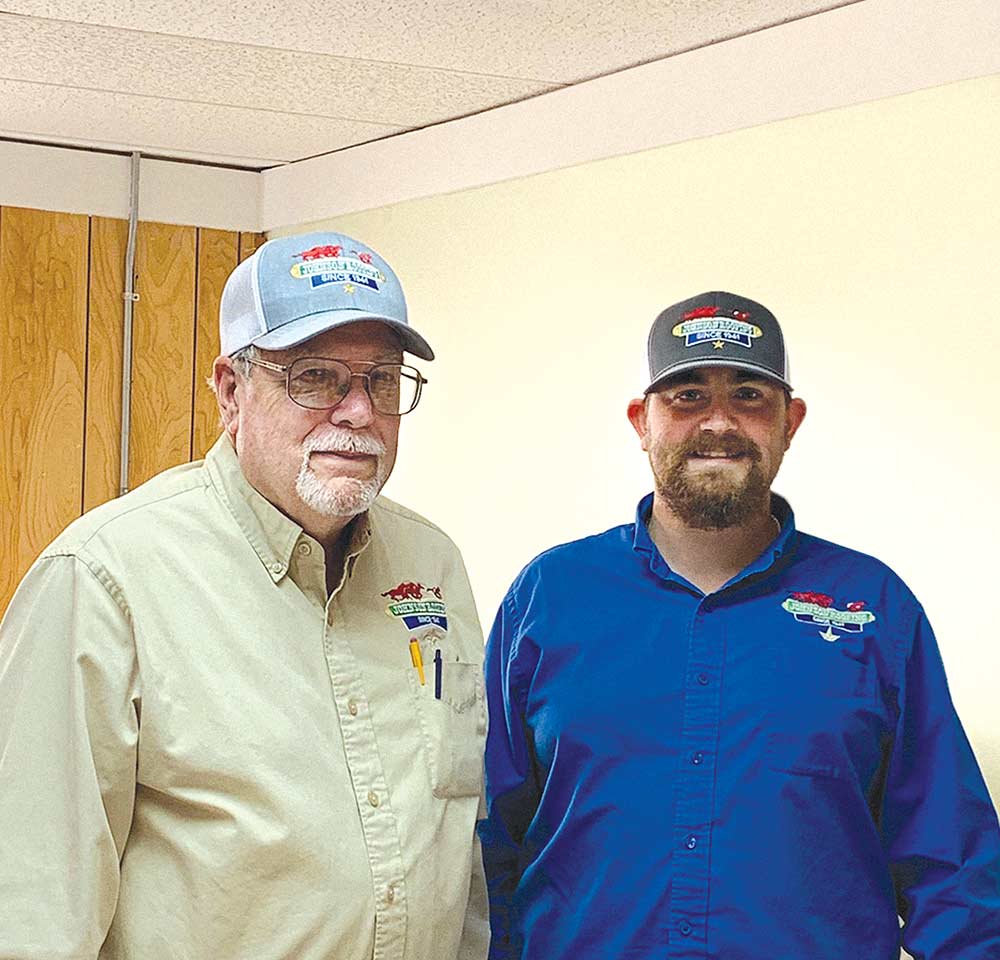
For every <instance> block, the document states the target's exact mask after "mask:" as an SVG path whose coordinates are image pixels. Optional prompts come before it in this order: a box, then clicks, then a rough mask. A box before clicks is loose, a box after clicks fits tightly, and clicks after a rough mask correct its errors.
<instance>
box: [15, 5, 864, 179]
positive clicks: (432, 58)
mask: <svg viewBox="0 0 1000 960" xmlns="http://www.w3.org/2000/svg"><path fill="white" fill-rule="evenodd" d="M847 2H851V0H744V2H742V3H740V4H733V3H732V2H731V0H672V2H663V0H630V2H617V3H614V2H612V3H605V4H592V3H579V2H570V0H552V2H548V3H537V2H535V0H508V2H502V0H488V2H480V3H469V2H468V0H436V2H432V3H428V2H427V0H388V2H384V3H373V2H372V0H354V2H353V3H352V4H351V6H350V7H348V8H345V7H336V8H333V9H331V7H330V5H329V3H328V2H327V0H323V2H320V0H301V2H300V3H299V4H297V5H296V6H294V7H289V6H288V5H286V4H278V3H276V2H274V0H248V2H246V3H244V4H241V5H239V6H233V5H232V4H229V3H222V2H221V0H178V2H175V3H171V4H165V3H163V2H162V0H132V2H130V3H128V4H123V3H121V2H120V0H73V2H70V0H0V50H2V56H0V97H3V102H4V110H3V111H2V113H0V136H8V137H13V138H18V137H19V138H23V139H37V140H41V141H48V142H57V143H67V144H75V145H84V146H101V147H106V148H108V149H119V150H135V149H138V150H141V151H143V152H146V153H156V154H160V155H163V156H167V157H184V158H187V159H194V160H214V161H218V162H223V163H235V164H242V165H246V166H255V167H257V168H261V167H266V166H270V165H273V164H275V163H281V162H287V161H292V160H299V159H303V158H306V157H310V156H314V155H317V154H323V153H330V152H333V151H336V150H340V149H343V148H345V147H350V146H356V145H358V144H362V143H366V142H369V141H371V140H373V139H378V138H382V137H387V136H392V135H393V134H396V133H399V132H402V131H405V130H412V129H418V128H421V127H425V126H427V125H429V124H434V123H439V122H443V121H448V120H452V119H456V118H458V117H462V116H466V115H469V114H474V113H478V112H481V111H483V110H487V109H490V108H492V107H496V106H500V105H503V104H506V103H511V102H515V101H519V100H523V99H525V98H528V97H531V96H535V95H538V94H544V93H547V92H550V91H553V90H555V89H558V88H559V87H560V86H564V85H565V84H567V83H571V82H575V81H578V80H580V79H581V78H585V77H593V76H595V75H599V74H602V73H607V72H613V71H617V70H621V69H625V68H627V67H629V66H632V65H634V64H635V63H639V62H643V61H648V60H655V59H660V58H662V57H665V56H668V55H670V54H671V53H676V52H678V51H680V50H684V49H690V48H692V47H697V46H701V45H704V44H708V43H712V42H714V41H716V40H719V39H723V38H725V37H730V36H736V35H738V34H741V33H747V32H752V31H754V30H758V29H762V28H763V27H766V26H769V25H772V24H775V23H779V22H783V21H786V20H789V19H795V18H797V17H801V16H806V15H809V14H812V13H816V12H820V11H823V10H827V9H831V8H833V7H836V6H842V5H844V4H845V3H847ZM597 119H599V118H597Z"/></svg>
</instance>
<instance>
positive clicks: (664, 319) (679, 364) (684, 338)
mask: <svg viewBox="0 0 1000 960" xmlns="http://www.w3.org/2000/svg"><path fill="white" fill-rule="evenodd" d="M647 349H648V353H649V386H648V387H646V389H645V391H644V392H645V393H649V391H650V390H652V389H654V388H655V387H656V386H657V385H658V384H660V383H661V382H662V381H663V380H665V379H666V378H667V377H672V376H673V375H674V374H676V373H681V372H682V371H684V370H691V369H693V368H695V367H737V368H739V369H741V370H752V371H754V372H755V373H760V374H763V375H764V376H765V377H770V379H772V380H777V381H778V383H780V384H781V385H782V386H783V387H786V388H787V389H789V390H791V389H792V384H791V382H790V381H789V379H788V354H787V352H786V351H785V338H784V337H783V336H782V334H781V327H780V326H778V321H777V320H776V319H775V316H774V314H773V313H771V311H770V310H768V309H767V307H765V306H763V304H760V303H757V301H756V300H751V299H749V298H748V297H741V296H740V295H739V294H736V293H726V292H725V291H724V290H715V291H713V292H711V293H699V294H698V296H696V297H691V298H689V299H687V300H682V301H681V302H680V303H675V304H674V305H673V306H670V307H667V309H666V310H664V311H663V312H662V313H661V314H660V315H659V316H658V317H657V318H656V319H655V320H654V321H653V326H652V328H651V329H650V331H649V341H648V344H647Z"/></svg>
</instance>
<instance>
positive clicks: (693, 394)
mask: <svg viewBox="0 0 1000 960" xmlns="http://www.w3.org/2000/svg"><path fill="white" fill-rule="evenodd" d="M703 399H704V396H703V394H702V392H701V391H700V390H679V391H678V392H677V393H675V394H674V400H675V401H677V402H679V403H697V402H698V401H699V400H703Z"/></svg>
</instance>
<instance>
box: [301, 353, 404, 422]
mask: <svg viewBox="0 0 1000 960" xmlns="http://www.w3.org/2000/svg"><path fill="white" fill-rule="evenodd" d="M356 376H360V377H361V378H362V379H364V380H365V381H366V385H367V388H368V396H369V397H370V398H371V402H372V406H373V407H374V408H375V409H376V410H377V411H378V412H379V413H384V414H389V415H390V416H400V415H401V414H404V413H409V412H410V411H411V410H412V409H413V408H414V407H415V406H416V405H417V401H418V400H419V399H420V388H421V386H422V380H421V376H420V372H419V371H418V370H417V369H416V368H415V367H410V366H407V365H406V364H401V363H379V364H375V366H373V367H372V368H371V369H370V370H368V371H367V373H354V372H352V371H351V368H350V367H349V366H348V365H347V364H346V363H343V362H341V361H340V360H326V359H322V358H301V359H299V360H296V361H295V362H294V363H293V364H292V365H291V367H290V368H289V371H288V395H289V396H290V397H291V398H292V400H294V401H295V402H296V403H298V404H299V405H301V406H303V407H309V408H310V409H312V410H327V409H330V408H331V407H335V406H336V405H337V404H338V403H340V401H341V400H343V399H344V397H346V396H347V394H348V393H349V392H350V389H351V380H352V379H353V378H354V377H356Z"/></svg>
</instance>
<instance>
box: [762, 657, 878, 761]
mask: <svg viewBox="0 0 1000 960" xmlns="http://www.w3.org/2000/svg"><path fill="white" fill-rule="evenodd" d="M775 679H776V681H777V684H776V688H775V689H774V690H773V691H772V693H771V709H770V711H769V714H770V716H769V724H768V731H767V740H766V746H765V758H766V762H767V764H768V766H769V767H771V768H772V769H773V770H777V771H779V772H781V773H791V774H798V775H801V776H807V777H827V778H832V779H844V778H848V777H851V776H853V775H855V773H856V772H857V770H858V766H859V764H860V763H862V761H863V760H864V757H865V756H866V755H867V753H868V752H870V751H871V750H873V749H875V748H876V747H877V744H878V737H879V733H878V731H879V729H880V728H881V726H882V715H883V711H882V709H881V707H880V705H879V700H878V670H877V667H876V665H875V663H874V662H872V660H871V659H870V658H869V657H865V656H863V655H862V650H861V649H858V648H855V647H853V646H851V645H849V644H847V643H845V644H843V646H842V647H840V648H832V647H827V646H825V645H824V646H814V647H813V648H812V649H809V650H806V651H804V652H800V653H799V654H798V655H796V656H792V657H787V658H781V659H779V666H778V668H777V669H776V670H775Z"/></svg>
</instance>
